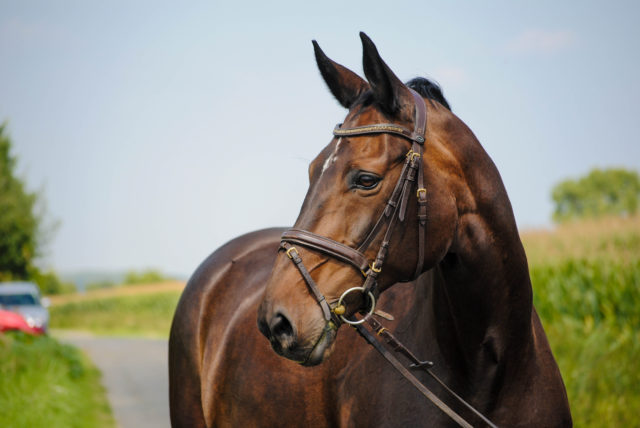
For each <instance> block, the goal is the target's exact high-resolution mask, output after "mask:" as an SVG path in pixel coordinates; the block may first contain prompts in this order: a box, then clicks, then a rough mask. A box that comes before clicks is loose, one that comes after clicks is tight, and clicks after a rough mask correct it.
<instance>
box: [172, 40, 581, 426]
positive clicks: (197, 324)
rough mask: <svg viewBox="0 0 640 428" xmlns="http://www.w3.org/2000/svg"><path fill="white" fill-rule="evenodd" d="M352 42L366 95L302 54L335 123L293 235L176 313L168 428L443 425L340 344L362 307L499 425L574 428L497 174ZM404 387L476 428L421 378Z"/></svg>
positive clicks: (439, 98)
mask: <svg viewBox="0 0 640 428" xmlns="http://www.w3.org/2000/svg"><path fill="white" fill-rule="evenodd" d="M360 36H361V39H362V43H363V64H364V74H365V76H366V80H365V79H363V78H361V77H359V76H358V75H357V74H356V73H354V72H352V71H350V70H349V69H347V68H346V67H344V66H342V65H340V64H338V63H336V62H334V61H332V60H331V59H329V58H328V57H327V56H326V55H325V54H324V52H323V51H322V50H321V49H320V47H319V46H318V44H317V43H316V42H315V41H314V43H313V44H314V51H315V56H316V61H317V64H318V67H319V69H320V72H321V75H322V77H323V78H324V80H325V82H326V84H327V85H328V87H329V90H330V91H331V93H332V94H333V95H334V97H335V98H336V99H337V100H338V102H339V103H340V104H341V105H342V106H344V107H345V108H347V109H348V110H349V112H348V114H347V116H346V118H345V120H344V123H343V124H341V125H340V126H339V127H337V128H336V130H335V131H334V135H335V137H334V138H333V139H332V140H331V142H330V143H329V145H328V146H326V147H325V148H324V149H323V150H322V151H321V152H320V154H319V155H318V156H317V157H316V158H315V160H313V162H312V163H311V165H310V167H309V181H310V185H309V190H308V193H307V195H306V198H305V200H304V203H303V205H302V209H301V211H300V214H299V217H298V219H297V220H296V223H295V226H294V228H293V229H291V230H285V229H267V230H262V231H258V232H254V233H250V234H247V235H244V236H241V237H239V238H237V239H234V240H232V241H231V242H229V243H227V244H226V245H224V246H223V247H222V248H220V249H218V250H217V251H215V252H214V253H213V254H211V255H210V256H209V257H208V258H207V259H206V260H205V261H204V262H203V263H202V264H201V265H200V267H199V268H198V269H197V270H196V272H195V273H194V274H193V276H192V277H191V279H190V280H189V282H188V284H187V286H186V288H185V290H184V292H183V294H182V296H181V299H180V301H179V304H178V306H177V309H176V312H175V316H174V319H173V323H172V327H171V334H170V340H169V374H170V380H169V383H170V413H171V423H172V425H173V426H174V427H239V426H246V427H298V426H303V427H416V426H451V425H453V424H454V422H453V421H452V420H451V419H449V417H448V416H447V415H445V414H444V413H443V412H441V411H440V410H439V409H438V408H436V407H435V406H434V405H433V404H432V403H430V402H428V401H426V400H424V399H423V397H422V396H421V395H420V394H419V393H418V391H416V390H414V389H413V388H412V387H411V385H410V384H409V383H408V382H407V381H406V380H405V379H404V378H402V377H401V376H400V375H399V374H398V373H397V372H396V371H394V370H392V367H391V366H389V365H387V364H386V362H385V361H384V360H383V359H382V357H381V356H380V355H379V354H377V353H375V352H374V349H373V348H372V347H370V346H368V345H367V344H366V342H365V341H363V340H362V339H361V338H360V337H359V335H358V333H357V332H356V331H355V330H354V329H350V328H346V327H345V328H342V329H340V334H338V327H339V325H340V324H341V322H340V321H339V320H345V321H352V322H356V321H355V320H357V319H359V316H360V315H357V314H358V312H361V311H365V312H366V311H367V310H368V309H367V308H368V307H369V306H371V309H372V310H373V305H374V299H375V300H376V301H377V309H380V310H382V311H383V312H381V313H387V314H391V315H392V316H393V320H391V321H385V327H386V328H388V329H389V331H393V333H394V334H395V336H396V337H397V338H399V339H400V340H402V342H403V343H405V345H406V346H407V347H408V348H410V349H411V351H412V352H414V353H415V354H416V355H418V356H420V357H422V358H428V359H429V360H431V361H432V362H433V367H432V369H431V370H432V371H433V372H434V373H437V375H438V376H439V377H440V378H441V379H442V380H443V381H444V382H445V383H446V384H447V385H448V386H449V387H450V388H452V389H453V390H454V391H455V392H456V393H457V394H459V395H460V396H461V397H462V398H464V399H465V400H467V401H468V402H469V403H470V404H471V405H472V406H473V407H475V408H476V409H477V410H478V411H480V412H481V413H482V414H484V415H485V416H486V417H488V418H489V419H490V420H491V421H492V422H493V423H495V424H496V425H498V426H504V427H556V426H571V425H572V421H571V415H570V411H569V404H568V400H567V395H566V392H565V387H564V384H563V381H562V378H561V375H560V371H559V369H558V366H557V364H556V362H555V360H554V357H553V355H552V353H551V349H550V347H549V344H548V342H547V338H546V335H545V332H544V330H543V328H542V325H541V323H540V319H539V318H538V315H537V313H536V311H535V308H534V307H533V302H532V288H531V281H530V278H529V272H528V266H527V259H526V256H525V252H524V249H523V246H522V243H521V241H520V238H519V235H518V230H517V228H516V223H515V220H514V216H513V211H512V208H511V205H510V202H509V199H508V197H507V193H506V190H505V188H504V185H503V183H502V180H501V178H500V175H499V173H498V171H497V169H496V167H495V165H494V164H493V162H492V161H491V159H490V158H489V156H488V155H487V153H486V152H485V150H484V149H483V148H482V146H481V145H480V143H479V142H478V140H477V139H476V137H475V136H474V134H473V133H472V132H471V130H470V129H469V128H468V127H467V126H466V125H465V124H464V123H463V122H462V121H461V120H460V119H458V117H456V116H455V115H454V114H453V113H452V112H451V110H450V109H449V105H448V103H447V101H446V99H445V98H444V97H443V95H442V92H441V90H440V89H439V87H438V86H437V85H435V84H434V83H432V82H431V81H429V80H427V79H423V78H416V79H413V80H411V81H410V82H408V83H407V84H403V83H402V82H401V81H400V80H399V79H398V77H396V75H395V74H394V73H393V72H392V71H391V69H390V68H389V67H388V66H387V64H386V63H385V62H384V61H383V60H382V58H381V57H380V55H379V53H378V50H377V48H376V47H375V45H374V44H373V42H372V41H371V40H370V39H369V38H368V37H367V36H366V35H365V34H364V33H361V34H360ZM421 114H422V115H424V116H425V117H424V121H425V128H426V129H423V130H420V127H419V126H418V118H419V116H420V115H421ZM412 129H413V130H414V131H410V130H412ZM354 130H355V131H354ZM394 130H395V131H398V132H394ZM406 130H409V131H408V132H405V131H406ZM403 132H404V133H405V134H407V135H403ZM420 133H422V134H421V135H420ZM416 144H418V145H416ZM418 146H419V147H418ZM416 148H418V149H419V151H418V150H414V149H416ZM406 165H409V168H413V173H407V172H406V171H405V169H406ZM419 181H421V183H419ZM398 183H403V184H402V185H399V184H398ZM419 186H420V187H419ZM397 189H400V190H399V191H398V190H397ZM407 189H408V190H407ZM407 192H408V193H407ZM394 195H395V196H394ZM398 195H399V196H398ZM407 195H409V196H407ZM396 196H397V198H396ZM394 198H396V199H394ZM258 210H259V207H256V211H258ZM389 213H393V214H392V215H388V214H389ZM376 222H377V223H376ZM378 223H383V224H386V226H385V227H386V230H387V232H388V233H384V234H383V233H382V232H383V231H384V227H378V226H377V224H378ZM389 231H391V232H393V233H392V234H391V233H390V232H389ZM387 238H389V239H387ZM314 240H315V241H314ZM313 242H316V243H317V245H314V244H313ZM331 249H333V250H332V251H333V252H332V251H330V250H331ZM381 254H382V257H381ZM361 259H362V260H367V261H369V263H370V265H369V266H366V265H364V266H360V265H359V263H360V262H361ZM292 260H293V261H294V262H295V263H292ZM354 260H355V262H354ZM305 272H306V273H305ZM373 277H375V280H371V279H370V278H373ZM363 280H364V281H365V284H368V285H367V286H366V287H365V286H364V285H363V286H362V287H361V288H359V289H357V291H356V292H348V293H347V294H348V296H346V297H345V292H346V291H347V290H348V289H350V288H352V287H354V286H359V285H361V284H362V283H363ZM365 290H366V292H365ZM368 293H371V294H368ZM368 296H371V297H368ZM341 297H344V300H343V301H342V300H341V301H340V305H338V304H337V302H338V300H340V298H341ZM338 308H340V311H339V312H338ZM327 311H329V312H330V313H327ZM256 315H257V323H258V326H257V327H256ZM386 317H387V318H392V317H390V316H388V315H387V316H386ZM261 333H262V335H264V336H266V337H267V339H268V340H265V338H264V337H262V336H261ZM269 345H271V346H269ZM274 351H275V352H274ZM283 357H285V358H283ZM415 376H416V377H417V378H419V379H420V381H421V382H423V383H424V384H425V385H428V386H429V388H431V389H433V391H434V392H435V393H436V394H437V395H439V396H441V397H442V398H443V400H445V401H447V402H448V404H449V406H450V407H451V408H452V409H454V410H455V411H456V412H458V413H459V414H460V415H462V416H463V417H464V418H465V419H466V420H468V421H472V423H473V425H474V426H482V425H483V423H482V422H481V421H479V420H478V419H477V418H475V419H474V415H473V414H471V413H470V412H469V410H468V409H466V408H465V407H464V406H462V405H461V404H460V403H458V402H456V401H452V400H450V399H447V398H445V396H446V393H445V391H444V390H443V389H442V387H441V386H440V385H438V384H437V383H435V382H434V381H433V380H432V379H431V378H430V377H429V376H427V373H426V372H424V371H417V372H415Z"/></svg>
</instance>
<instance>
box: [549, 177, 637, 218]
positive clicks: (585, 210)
mask: <svg viewBox="0 0 640 428" xmlns="http://www.w3.org/2000/svg"><path fill="white" fill-rule="evenodd" d="M551 197H552V199H553V202H554V205H555V207H554V212H553V219H554V220H555V221H556V222H563V221H567V220H571V219H576V218H595V217H602V216H605V215H618V216H622V215H634V214H636V213H637V211H638V204H639V199H640V177H639V176H638V173H637V172H636V171H630V170H626V169H622V168H618V169H615V168H612V169H604V170H600V169H594V170H592V171H591V172H589V174H587V175H586V176H583V177H580V178H578V179H577V180H565V181H562V182H560V183H558V184H557V185H556V186H555V187H554V188H553V190H552V193H551Z"/></svg>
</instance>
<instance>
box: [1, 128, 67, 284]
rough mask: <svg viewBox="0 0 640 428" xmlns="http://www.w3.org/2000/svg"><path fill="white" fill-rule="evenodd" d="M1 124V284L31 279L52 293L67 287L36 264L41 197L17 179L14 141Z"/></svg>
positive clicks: (39, 238)
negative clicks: (12, 149)
mask: <svg viewBox="0 0 640 428" xmlns="http://www.w3.org/2000/svg"><path fill="white" fill-rule="evenodd" d="M5 129H6V126H5V125H4V124H2V125H0V281H8V280H31V281H34V282H36V283H38V285H40V288H41V290H42V292H44V293H47V294H52V293H56V292H61V291H62V290H63V289H64V288H68V286H65V285H63V284H61V283H60V280H59V279H58V277H57V276H56V275H55V274H54V273H53V272H42V271H41V270H40V269H39V268H38V267H37V266H36V264H35V261H36V259H37V257H38V256H39V255H40V254H41V250H42V245H43V240H44V239H43V238H44V236H43V235H44V234H45V232H44V230H43V217H44V214H43V210H42V209H39V207H41V206H42V205H39V202H42V196H41V195H40V194H39V193H37V192H30V191H28V190H27V189H26V186H25V184H24V182H23V181H22V180H21V179H20V178H18V177H17V176H16V171H15V168H16V158H15V157H14V156H12V154H11V139H10V138H9V136H8V135H7V133H6V130H5Z"/></svg>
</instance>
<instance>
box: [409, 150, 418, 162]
mask: <svg viewBox="0 0 640 428" xmlns="http://www.w3.org/2000/svg"><path fill="white" fill-rule="evenodd" d="M419 157H420V153H417V152H414V151H413V149H411V150H409V152H408V153H407V159H409V160H410V161H411V162H413V161H415V160H416V158H419Z"/></svg>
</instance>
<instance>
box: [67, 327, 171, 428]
mask: <svg viewBox="0 0 640 428" xmlns="http://www.w3.org/2000/svg"><path fill="white" fill-rule="evenodd" d="M56 336H58V337H59V339H60V340H61V341H63V342H67V343H71V344H72V345H75V346H77V347H79V348H80V349H82V350H84V351H85V352H86V353H87V355H88V356H89V358H91V360H92V361H93V362H94V364H95V365H96V366H97V367H98V369H100V371H101V372H102V382H103V385H104V386H105V388H106V389H107V394H108V398H109V402H110V403H111V408H112V409H113V414H114V416H115V418H116V421H117V422H118V424H119V426H120V427H121V428H146V427H153V428H164V427H167V428H168V427H170V422H169V385H168V369H167V349H168V348H167V346H168V345H167V341H166V340H162V339H141V338H121V337H99V336H91V335H88V334H82V333H67V332H65V333H63V334H57V335H56Z"/></svg>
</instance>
